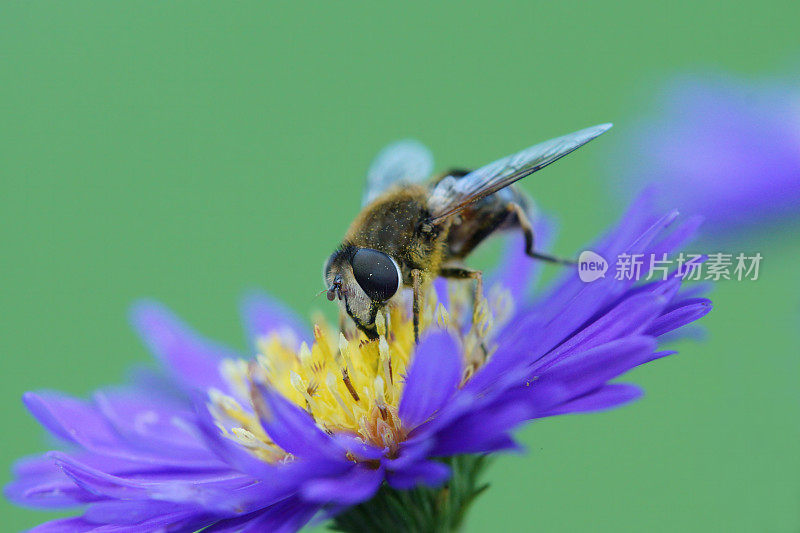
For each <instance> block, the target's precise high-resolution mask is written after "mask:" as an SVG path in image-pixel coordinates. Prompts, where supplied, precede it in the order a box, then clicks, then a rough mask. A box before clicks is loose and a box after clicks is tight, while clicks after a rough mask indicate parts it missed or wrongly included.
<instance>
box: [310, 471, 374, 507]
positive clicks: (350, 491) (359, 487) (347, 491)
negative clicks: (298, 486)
mask: <svg viewBox="0 0 800 533" xmlns="http://www.w3.org/2000/svg"><path fill="white" fill-rule="evenodd" d="M383 473H384V472H383V468H378V469H370V468H366V467H363V466H361V465H356V466H354V467H353V468H351V469H350V471H349V472H348V473H347V474H343V475H340V476H337V477H335V478H326V479H317V480H312V481H309V482H308V483H306V484H305V485H304V486H303V489H302V495H303V498H304V499H306V500H308V501H311V502H318V503H330V504H344V505H356V504H358V503H361V502H363V501H366V500H368V499H370V498H371V497H372V496H373V495H374V494H375V492H376V491H377V490H378V487H379V486H380V484H381V482H382V481H383Z"/></svg>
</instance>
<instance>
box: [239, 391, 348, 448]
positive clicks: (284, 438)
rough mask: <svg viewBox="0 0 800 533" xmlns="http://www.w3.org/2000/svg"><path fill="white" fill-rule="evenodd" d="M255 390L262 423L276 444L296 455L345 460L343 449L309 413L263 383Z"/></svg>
mask: <svg viewBox="0 0 800 533" xmlns="http://www.w3.org/2000/svg"><path fill="white" fill-rule="evenodd" d="M258 392H259V395H258V396H256V397H254V401H253V403H254V406H255V408H256V412H257V413H258V416H259V419H260V420H261V426H262V427H263V428H264V431H266V432H267V435H269V436H270V438H271V439H272V441H273V442H274V443H275V444H277V445H278V446H280V447H281V448H282V449H284V450H286V451H287V452H289V453H291V454H292V455H294V456H295V457H301V458H303V457H309V458H314V457H318V458H327V459H330V460H334V461H344V460H345V450H344V449H343V448H342V447H341V446H339V445H338V443H337V442H336V441H334V440H333V439H332V438H331V436H330V435H328V434H327V433H325V432H324V431H322V429H320V428H319V427H318V426H317V424H316V423H315V422H314V419H313V418H311V415H309V414H308V413H307V412H305V411H304V410H302V409H300V408H299V407H298V406H296V405H295V404H293V403H291V402H289V401H288V400H286V399H285V398H283V396H281V395H280V394H279V393H277V392H275V391H273V390H271V389H270V388H268V387H265V386H264V385H258Z"/></svg>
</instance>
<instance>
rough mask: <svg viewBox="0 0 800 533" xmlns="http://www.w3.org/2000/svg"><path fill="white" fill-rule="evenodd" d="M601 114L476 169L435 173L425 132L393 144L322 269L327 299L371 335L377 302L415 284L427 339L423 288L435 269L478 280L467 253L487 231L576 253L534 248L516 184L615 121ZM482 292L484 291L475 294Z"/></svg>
mask: <svg viewBox="0 0 800 533" xmlns="http://www.w3.org/2000/svg"><path fill="white" fill-rule="evenodd" d="M611 126H612V125H611V124H600V125H597V126H593V127H590V128H586V129H583V130H580V131H576V132H574V133H570V134H568V135H564V136H563V137H558V138H555V139H551V140H549V141H545V142H543V143H540V144H537V145H535V146H532V147H530V148H527V149H525V150H522V151H521V152H518V153H516V154H512V155H510V156H507V157H504V158H502V159H499V160H497V161H495V162H494V163H491V164H489V165H486V166H484V167H481V168H479V169H477V170H474V171H465V170H452V171H450V172H446V173H444V174H442V175H440V176H438V177H434V178H432V179H431V178H430V176H431V174H432V170H433V158H432V156H431V154H430V152H429V151H428V150H427V149H426V148H425V147H424V146H422V145H421V144H419V143H417V142H416V141H400V142H398V143H395V144H392V145H389V146H387V147H386V148H384V149H383V150H382V151H381V152H380V153H379V154H378V156H377V157H376V158H375V160H374V161H373V163H372V165H371V167H370V169H369V172H368V174H367V187H366V191H365V193H364V198H363V202H362V210H361V212H360V213H359V215H358V216H357V217H356V219H355V220H354V221H353V223H352V224H351V225H350V228H349V229H348V230H347V233H346V235H345V237H344V240H343V241H342V244H341V245H340V246H339V247H338V248H337V249H336V251H334V252H333V254H332V255H331V256H330V257H329V258H328V261H327V262H326V264H325V267H324V270H323V276H324V283H325V287H326V292H327V297H328V300H331V301H333V300H334V299H338V300H339V302H340V306H341V310H342V311H343V312H345V313H347V315H349V316H350V318H351V319H352V320H353V322H354V323H355V325H356V326H357V327H358V329H360V330H361V331H363V332H364V334H365V335H366V336H367V337H368V338H370V339H375V338H377V336H378V334H377V330H376V325H375V321H376V317H377V315H378V312H379V311H380V310H381V309H382V308H384V307H385V306H386V305H389V304H390V303H392V302H393V301H395V300H398V299H399V295H400V293H401V291H400V288H401V287H402V286H404V287H410V288H411V289H412V290H413V304H412V312H413V324H414V338H415V340H417V341H419V314H420V309H421V306H422V301H421V300H422V295H423V294H424V292H423V289H424V287H425V286H426V284H428V283H430V282H431V281H432V280H433V279H435V278H436V277H439V276H441V277H445V278H460V279H472V280H475V283H476V285H475V290H476V298H477V297H479V295H480V294H482V286H481V284H482V277H481V272H480V271H479V270H473V269H470V268H468V267H466V266H465V265H464V263H463V260H464V259H465V258H466V257H467V256H468V255H469V254H470V252H472V250H474V249H475V247H476V246H477V245H478V244H480V243H481V242H482V241H483V240H484V239H486V237H488V236H489V235H491V234H493V233H495V232H497V231H499V230H508V229H519V230H520V231H522V233H523V234H524V236H525V252H526V253H527V255H528V256H530V257H531V258H532V259H540V260H544V261H550V262H556V263H567V264H571V263H572V262H571V261H566V260H561V259H558V258H556V257H553V256H550V255H547V254H544V253H540V252H537V251H536V250H535V249H534V235H533V229H532V227H531V222H530V218H529V216H528V209H527V206H528V201H527V200H526V197H525V195H524V194H523V193H522V191H520V190H519V189H518V188H516V187H513V186H512V184H513V183H514V182H516V181H518V180H520V179H522V178H524V177H526V176H528V175H530V174H533V173H534V172H536V171H537V170H540V169H542V168H544V167H546V166H547V165H549V164H550V163H553V162H555V161H557V160H558V159H561V158H562V157H564V156H565V155H567V154H569V153H570V152H573V151H574V150H577V149H578V148H580V147H581V146H583V145H584V144H586V143H588V142H589V141H591V140H592V139H594V138H595V137H597V136H599V135H601V134H602V133H604V132H606V131H607V130H608V129H609V128H611ZM476 302H477V300H476Z"/></svg>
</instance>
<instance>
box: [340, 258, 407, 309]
mask: <svg viewBox="0 0 800 533" xmlns="http://www.w3.org/2000/svg"><path fill="white" fill-rule="evenodd" d="M350 264H351V265H352V266H353V275H354V276H355V278H356V281H357V282H358V284H359V285H360V286H361V289H362V290H363V291H364V292H365V293H366V295H367V296H369V297H370V298H371V299H372V300H374V301H376V302H384V301H386V300H388V299H389V298H391V297H392V296H394V294H395V293H396V292H397V289H399V288H400V269H399V268H398V266H397V263H395V262H394V260H393V259H392V258H391V257H389V256H388V255H386V254H385V253H383V252H379V251H378V250H372V249H370V248H360V249H359V250H358V251H357V252H356V253H355V254H354V255H353V259H352V260H351V261H350Z"/></svg>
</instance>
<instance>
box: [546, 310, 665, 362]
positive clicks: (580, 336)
mask: <svg viewBox="0 0 800 533" xmlns="http://www.w3.org/2000/svg"><path fill="white" fill-rule="evenodd" d="M666 305H667V299H666V298H663V297H661V296H655V295H652V294H639V295H636V296H632V297H630V298H628V299H627V300H624V301H623V302H621V303H619V304H618V305H617V306H616V307H614V308H613V309H611V310H610V311H608V312H606V313H605V314H603V316H601V317H600V318H599V319H598V320H597V321H596V322H594V323H592V324H590V325H589V326H587V327H586V328H584V329H583V330H581V331H579V332H578V333H577V334H575V335H574V336H573V337H571V338H570V339H569V340H567V341H566V342H565V343H564V344H562V345H560V346H558V347H557V348H556V349H555V350H553V352H552V353H550V354H548V355H547V356H546V357H544V358H542V360H541V361H540V362H539V364H537V365H536V371H537V372H542V371H544V370H545V369H546V368H547V367H549V366H550V365H553V364H554V363H557V362H558V361H560V360H562V359H563V358H565V357H568V356H569V354H570V353H575V352H581V351H585V350H589V349H591V348H595V347H597V346H600V345H601V344H606V343H608V342H610V341H612V340H614V339H620V338H623V337H626V336H630V335H636V334H638V333H641V332H642V331H644V330H645V329H646V328H647V327H648V326H649V325H650V324H651V323H653V321H655V320H656V318H657V317H658V315H659V314H660V313H661V311H662V309H664V307H665V306H666Z"/></svg>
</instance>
